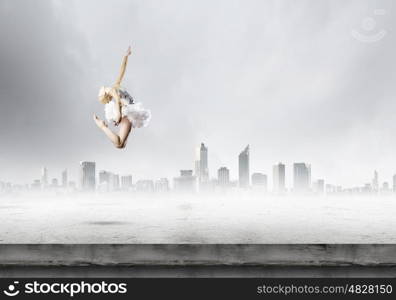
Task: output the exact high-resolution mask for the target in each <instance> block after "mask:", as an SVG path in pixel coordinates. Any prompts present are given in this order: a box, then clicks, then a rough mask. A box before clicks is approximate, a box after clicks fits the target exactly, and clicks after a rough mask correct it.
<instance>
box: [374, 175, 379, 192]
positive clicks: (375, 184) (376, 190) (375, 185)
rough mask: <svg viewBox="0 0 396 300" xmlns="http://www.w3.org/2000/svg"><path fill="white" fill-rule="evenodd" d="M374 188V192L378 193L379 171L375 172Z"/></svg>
mask: <svg viewBox="0 0 396 300" xmlns="http://www.w3.org/2000/svg"><path fill="white" fill-rule="evenodd" d="M372 187H373V191H374V192H378V190H379V181H378V172H377V171H374V177H373V181H372Z"/></svg>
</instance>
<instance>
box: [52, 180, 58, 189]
mask: <svg viewBox="0 0 396 300" xmlns="http://www.w3.org/2000/svg"><path fill="white" fill-rule="evenodd" d="M51 187H52V188H56V187H58V179H56V178H52V180H51Z"/></svg>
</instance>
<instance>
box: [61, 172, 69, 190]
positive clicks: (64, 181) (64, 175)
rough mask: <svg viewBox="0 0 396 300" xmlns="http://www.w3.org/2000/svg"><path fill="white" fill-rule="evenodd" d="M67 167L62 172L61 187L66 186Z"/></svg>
mask: <svg viewBox="0 0 396 300" xmlns="http://www.w3.org/2000/svg"><path fill="white" fill-rule="evenodd" d="M67 181H68V179H67V169H65V170H63V172H62V187H63V188H67Z"/></svg>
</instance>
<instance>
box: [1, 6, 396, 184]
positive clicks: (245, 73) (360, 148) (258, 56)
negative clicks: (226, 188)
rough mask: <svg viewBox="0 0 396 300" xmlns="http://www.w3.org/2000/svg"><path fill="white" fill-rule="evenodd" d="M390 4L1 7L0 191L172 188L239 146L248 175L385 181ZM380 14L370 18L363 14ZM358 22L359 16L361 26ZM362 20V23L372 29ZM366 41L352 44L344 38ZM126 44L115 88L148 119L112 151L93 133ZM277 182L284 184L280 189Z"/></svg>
mask: <svg viewBox="0 0 396 300" xmlns="http://www.w3.org/2000/svg"><path fill="white" fill-rule="evenodd" d="M394 6H395V4H394V1H392V0H389V1H386V0H383V1H374V0H373V1H369V0H354V1H353V0H350V1H348V0H320V1H317V0H297V1H296V0H272V1H271V0H268V1H253V0H248V1H242V0H241V1H230V0H223V1H222V0H215V1H213V0H210V1H209V0H207V1H192V0H191V1H184V0H183V1H182V0H177V1H176V0H167V1H160V0H156V1H153V0H148V1H147V0H145V1H143V0H141V1H127V0H125V1H121V0H116V1H98V0H85V1H59V0H58V1H50V0H42V1H34V3H33V1H29V0H25V1H22V0H2V1H1V2H0V37H1V50H0V51H1V52H0V101H1V108H0V137H1V140H0V180H5V181H8V180H9V181H14V182H30V181H31V180H33V179H34V178H38V177H39V172H40V170H39V169H40V167H41V166H44V165H45V166H47V167H48V168H49V171H50V176H51V177H59V176H60V171H61V170H62V169H63V168H65V167H68V168H69V169H70V170H71V173H72V176H73V177H75V176H76V171H77V168H78V162H79V161H80V160H94V161H96V162H97V164H98V169H107V170H111V171H114V172H118V173H121V174H124V173H132V174H133V175H134V177H135V179H138V178H157V177H163V176H166V177H169V178H171V177H173V176H175V175H177V173H178V170H179V169H186V168H193V160H194V149H195V146H196V145H198V144H199V143H200V142H201V141H203V142H205V143H206V144H207V145H208V147H209V163H210V173H211V176H214V175H215V172H216V170H217V168H219V167H220V166H223V165H224V166H227V167H229V168H230V169H231V176H232V177H234V178H236V175H237V155H238V153H239V152H240V151H241V150H242V149H243V148H244V147H245V145H246V144H248V143H250V144H251V165H252V171H260V172H264V173H266V174H269V175H271V173H272V172H271V166H272V165H273V164H274V163H276V162H277V161H282V162H285V163H286V164H287V165H288V167H289V171H290V170H291V168H290V164H291V163H292V162H294V161H305V162H309V163H311V164H312V173H313V174H312V175H313V178H325V179H326V180H327V181H328V182H331V183H338V184H345V185H354V184H363V183H364V182H366V181H369V180H370V178H371V176H372V172H373V170H374V169H378V171H379V172H380V180H388V181H390V180H391V178H390V177H391V175H392V174H393V173H396V155H395V153H396V138H395V133H396V121H395V118H394V115H395V113H396V103H395V100H396V99H395V79H396V78H395V77H396V68H395V67H396V61H395V58H394V56H395V53H396V51H395V45H396V43H395V34H394V29H395V28H396V18H394V15H393V14H394V11H393V9H394ZM375 9H384V10H385V11H382V12H385V14H383V13H382V14H378V11H377V14H376V11H375ZM368 17H370V18H372V19H367V18H368ZM372 20H375V22H376V23H373V22H372ZM354 29H355V30H356V31H357V32H359V33H361V34H362V35H363V37H368V38H371V37H372V36H374V37H375V35H376V34H377V33H380V32H381V30H385V31H386V35H385V36H384V37H383V38H382V39H380V40H379V41H377V42H373V43H364V42H361V41H359V40H357V39H356V38H354V37H353V36H352V34H351V31H352V30H354ZM129 44H132V46H133V55H132V57H131V59H130V62H129V66H128V70H127V74H126V77H125V82H124V86H125V87H127V88H128V90H130V91H131V93H132V94H133V95H134V97H135V98H136V99H137V100H138V101H141V102H143V104H144V105H145V106H146V107H147V108H150V109H151V111H152V115H153V117H152V121H151V123H150V125H149V127H148V128H144V129H139V130H137V131H136V132H134V133H133V134H132V136H131V137H130V140H129V143H128V146H127V148H126V149H125V150H123V151H119V150H117V149H115V148H113V146H112V145H111V144H110V142H109V141H108V140H107V139H106V138H105V137H104V135H103V133H102V132H100V131H99V130H98V129H97V128H96V127H95V125H94V123H93V121H92V114H93V113H94V112H96V113H98V114H99V115H100V116H102V117H103V107H102V106H101V105H100V103H98V102H97V100H96V99H97V92H98V89H99V87H100V86H101V85H106V84H108V85H110V84H112V83H113V81H114V79H115V78H116V76H117V72H118V69H119V66H120V63H121V59H122V55H123V53H124V51H125V49H126V48H127V46H128V45H129ZM288 183H289V184H290V183H291V182H290V180H288Z"/></svg>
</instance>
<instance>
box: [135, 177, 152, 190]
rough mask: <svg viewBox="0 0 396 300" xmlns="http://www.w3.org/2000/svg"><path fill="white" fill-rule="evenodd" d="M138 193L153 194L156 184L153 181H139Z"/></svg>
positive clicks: (137, 183) (137, 184)
mask: <svg viewBox="0 0 396 300" xmlns="http://www.w3.org/2000/svg"><path fill="white" fill-rule="evenodd" d="M136 190H137V191H138V192H145V193H151V192H153V191H154V182H153V181H152V180H138V181H137V182H136Z"/></svg>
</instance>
